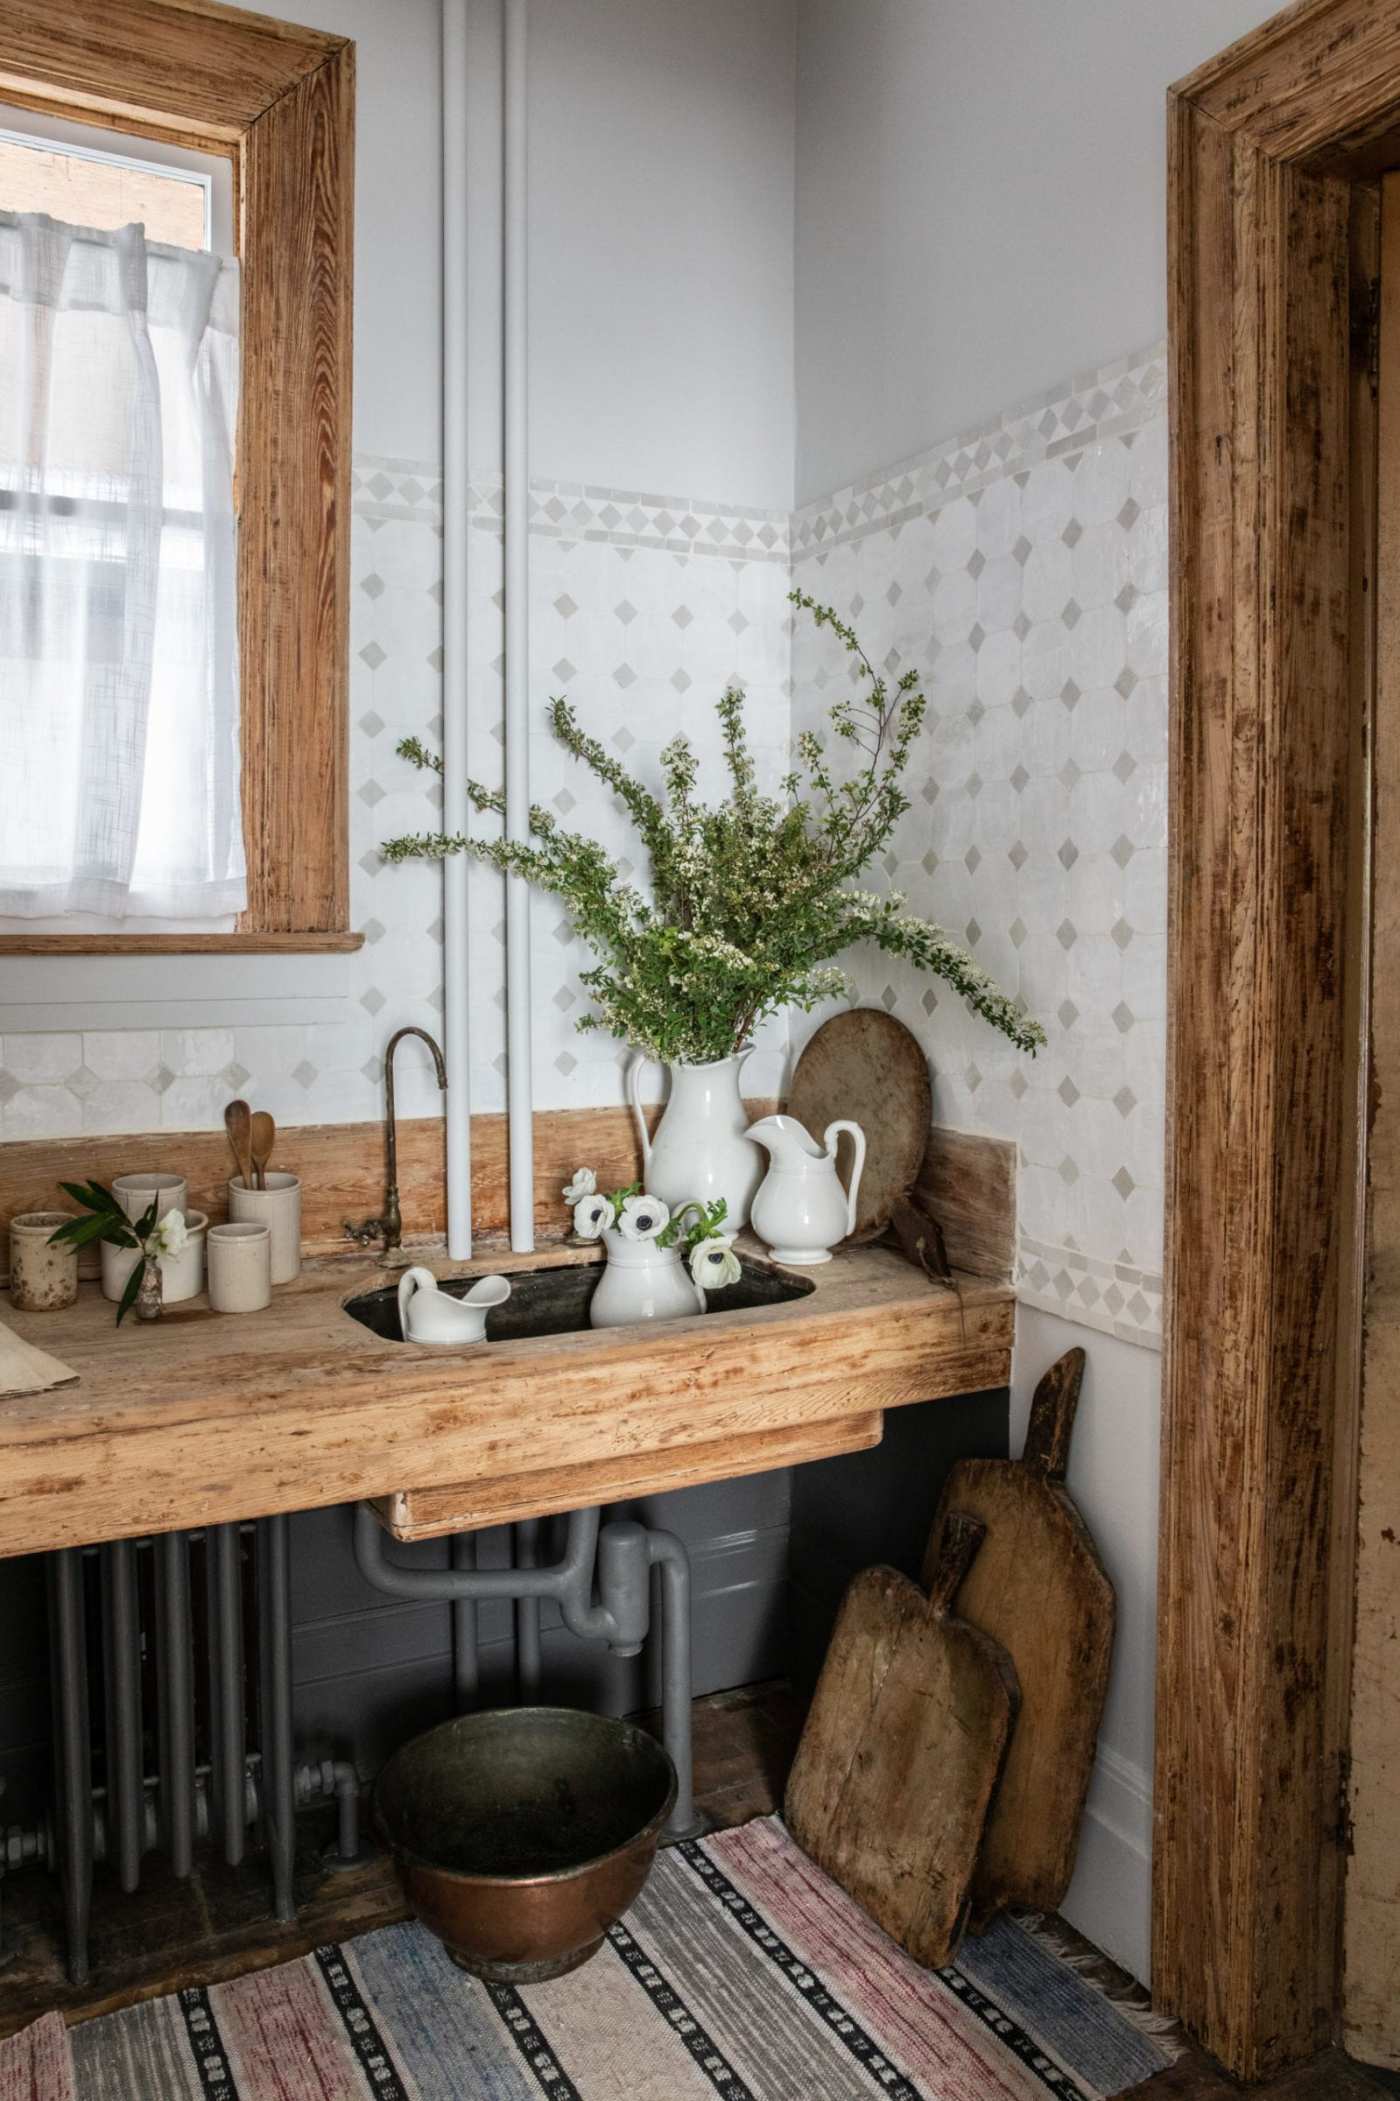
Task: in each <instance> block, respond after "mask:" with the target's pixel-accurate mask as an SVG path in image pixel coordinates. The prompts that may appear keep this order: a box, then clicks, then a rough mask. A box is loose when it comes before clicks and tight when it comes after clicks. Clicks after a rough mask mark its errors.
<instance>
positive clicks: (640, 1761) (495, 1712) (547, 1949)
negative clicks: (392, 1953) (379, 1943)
mask: <svg viewBox="0 0 1400 2101" xmlns="http://www.w3.org/2000/svg"><path fill="white" fill-rule="evenodd" d="M675 1799H676V1773H675V1768H674V1766H673V1765H672V1764H671V1761H670V1758H669V1757H668V1756H667V1754H666V1752H665V1751H664V1750H663V1748H662V1746H661V1745H660V1744H659V1743H657V1741H656V1740H655V1738H654V1737H651V1736H648V1735H647V1733H646V1731H645V1730H644V1729H638V1728H636V1727H635V1726H634V1724H632V1723H631V1722H618V1721H613V1720H612V1719H610V1718H609V1717H608V1716H606V1715H600V1714H581V1713H578V1712H576V1711H575V1710H574V1709H573V1708H569V1707H505V1708H491V1709H488V1710H486V1711H485V1712H484V1713H481V1714H464V1715H460V1716H459V1717H458V1718H457V1720H456V1721H452V1722H444V1723H442V1724H441V1726H440V1727H439V1728H436V1729H429V1730H428V1732H427V1734H426V1735H424V1736H417V1737H415V1738H414V1739H413V1741H412V1743H407V1744H405V1745H404V1746H403V1747H402V1749H401V1750H398V1751H396V1752H395V1753H394V1755H393V1757H392V1758H391V1759H390V1760H389V1762H388V1764H387V1765H386V1766H385V1768H384V1770H383V1772H382V1773H381V1774H380V1776H379V1780H378V1783H377V1785H376V1787H375V1790H374V1814H375V1820H376V1822H377V1824H378V1826H379V1830H380V1833H381V1835H382V1837H383V1838H384V1841H385V1843H386V1844H387V1845H388V1846H390V1847H391V1848H392V1850H393V1854H394V1859H395V1862H396V1864H397V1867H398V1871H399V1879H400V1881H401V1882H402V1883H403V1888H404V1895H405V1896H406V1897H407V1899H408V1901H409V1903H410V1905H411V1906H412V1907H413V1909H414V1911H415V1912H416V1913H417V1915H418V1917H419V1918H420V1919H421V1920H422V1921H423V1924H424V1925H425V1926H427V1927H428V1928H429V1929H430V1930H431V1931H432V1932H433V1933H435V1934H436V1935H437V1936H438V1938H439V1940H440V1941H441V1942H442V1943H443V1945H444V1947H445V1948H446V1949H447V1952H448V1954H449V1955H450V1956H451V1957H452V1960H453V1961H454V1962H456V1963H460V1964H461V1966H462V1968H463V1969H464V1970H470V1971H471V1972H472V1974H473V1975H474V1976H476V1977H484V1978H486V1979H487V1980H488V1981H489V1982H490V1983H493V1984H534V1983H538V1982H539V1981H540V1980H541V1979H542V1978H545V1977H562V1976H563V1975H564V1974H565V1972H566V1971H568V1970H573V1969H577V1968H578V1966H579V1964H580V1963H582V1962H587V1960H588V1958H589V1956H590V1955H592V1954H594V1953H595V1952H596V1951H597V1949H598V1948H599V1947H600V1946H601V1944H602V1940H603V1935H604V1934H605V1933H606V1932H607V1930H608V1928H609V1926H611V1925H612V1924H613V1923H614V1922H615V1921H616V1920H617V1919H619V1918H621V1916H622V1914H623V1912H624V1911H626V1909H627V1907H628V1905H629V1904H631V1903H632V1901H633V1900H634V1898H635V1897H636V1896H637V1895H638V1893H639V1891H640V1890H641V1887H642V1885H643V1883H644V1882H645V1881H646V1879H647V1876H648V1874H649V1873H650V1871H651V1864H652V1861H653V1859H654V1858H655V1855H656V1846H657V1841H658V1839H659V1838H660V1836H661V1829H662V1826H663V1825H664V1823H665V1822H666V1819H667V1817H668V1816H669V1815H670V1813H671V1808H672V1805H673V1803H674V1802H675Z"/></svg>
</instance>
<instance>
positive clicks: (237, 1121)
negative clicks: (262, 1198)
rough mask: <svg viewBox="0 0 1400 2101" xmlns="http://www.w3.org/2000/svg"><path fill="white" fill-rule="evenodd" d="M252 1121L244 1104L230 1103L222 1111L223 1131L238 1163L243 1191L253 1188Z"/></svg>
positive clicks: (246, 1105)
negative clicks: (226, 1134)
mask: <svg viewBox="0 0 1400 2101" xmlns="http://www.w3.org/2000/svg"><path fill="white" fill-rule="evenodd" d="M252 1121H253V1117H252V1111H251V1110H250V1109H249V1107H248V1104H247V1103H246V1102H230V1103H229V1105H228V1107H227V1108H226V1109H225V1111H224V1129H225V1130H226V1131H227V1132H228V1142H229V1144H230V1145H231V1146H232V1147H233V1157H234V1159H235V1160H236V1161H237V1162H238V1172H239V1174H240V1175H241V1176H242V1178H243V1187H244V1188H245V1189H251V1188H252V1186H253V1152H252Z"/></svg>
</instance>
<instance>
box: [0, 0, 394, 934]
mask: <svg viewBox="0 0 1400 2101" xmlns="http://www.w3.org/2000/svg"><path fill="white" fill-rule="evenodd" d="M0 82H3V94H4V98H5V101H6V102H7V104H11V105H14V107H15V109H16V111H17V112H18V114H17V115H15V116H13V117H11V116H9V115H8V114H4V113H0V132H4V133H6V134H9V135H8V136H6V137H3V138H0V207H3V206H5V205H8V204H9V203H10V194H12V195H13V196H14V197H15V199H16V204H18V201H19V198H20V196H21V194H25V193H22V192H21V190H20V187H19V186H20V185H21V184H29V185H33V184H35V183H38V182H41V181H42V182H47V183H50V184H52V183H54V182H55V181H57V180H59V179H60V174H61V180H62V182H63V183H64V184H65V185H66V186H67V191H66V194H67V196H68V197H69V198H70V199H71V198H74V197H77V196H79V195H81V196H82V197H83V198H84V199H85V200H86V201H85V203H84V205H83V208H82V209H81V211H80V210H79V209H78V208H77V207H76V205H74V204H73V203H71V202H70V203H67V204H56V203H50V204H48V205H47V207H45V208H46V209H47V210H48V211H49V212H50V214H51V215H52V217H54V218H56V219H66V220H67V221H68V223H70V224H77V225H81V226H84V227H87V228H89V229H92V230H93V233H94V237H95V236H97V235H103V236H105V237H108V238H110V237H111V234H112V229H113V227H114V226H119V225H125V224H128V223H130V222H131V220H132V218H133V216H136V217H137V218H138V219H141V220H144V222H145V223H146V228H147V232H146V240H147V242H148V244H155V246H156V248H157V249H159V248H162V247H163V248H166V249H168V250H170V251H174V250H181V249H184V250H185V251H186V252H187V253H188V242H189V231H190V229H192V228H193V227H194V226H195V224H196V221H197V220H198V221H199V223H200V226H201V238H200V240H199V242H198V244H197V245H198V246H199V247H201V248H204V247H205V246H206V244H207V246H208V249H209V253H208V255H207V256H206V257H205V258H201V259H198V260H199V262H200V265H201V267H203V268H204V269H205V270H206V272H208V271H213V270H215V269H217V268H221V266H220V265H218V264H217V262H216V258H217V257H218V255H219V251H220V249H221V247H222V248H223V249H224V250H225V252H226V251H227V250H228V248H229V247H231V246H233V245H234V235H235V232H236V246H237V251H238V263H239V266H240V269H241V279H242V293H241V300H240V301H239V302H238V303H239V306H240V307H241V326H240V328H239V330H238V333H239V334H241V357H240V360H239V362H240V364H241V407H240V410H239V414H238V418H237V426H238V474H237V500H238V530H237V557H236V578H235V582H234V594H233V603H234V606H235V608H236V629H237V647H238V660H239V665H240V687H241V696H240V697H241V706H240V708H239V711H238V712H239V717H240V718H241V719H237V720H236V721H235V725H234V727H235V730H236V732H237V734H238V738H239V741H240V742H241V761H242V763H241V787H240V794H239V803H240V806H241V818H242V833H243V838H244V841H245V845H246V859H247V902H246V906H244V908H243V909H242V910H241V911H239V913H238V915H237V919H236V922H235V923H234V924H232V925H229V924H228V923H227V921H225V922H224V924H223V927H222V929H221V930H220V931H217V932H208V931H201V932H198V933H192V932H183V933H173V932H164V931H156V929H157V928H159V927H160V926H161V925H162V921H160V920H159V919H147V920H146V921H145V925H146V927H147V928H148V929H149V931H146V932H132V931H129V930H126V931H123V932H120V933H108V932H94V931H86V930H85V931H77V929H79V928H83V929H86V928H87V927H88V926H89V925H90V922H86V921H83V920H76V921H75V920H72V919H65V920H63V921H57V920H48V921H41V922H38V923H37V924H36V923H35V921H34V920H33V919H32V918H31V919H30V920H29V921H28V922H27V927H26V928H25V929H21V930H19V931H16V926H17V922H16V921H15V920H14V919H13V918H12V919H10V920H8V921H4V922H0V951H4V950H10V951H12V952H13V951H16V950H20V951H27V952H29V953H36V952H38V953H49V952H59V953H61V952H64V951H68V950H73V949H84V948H86V949H102V950H107V951H120V950H124V949H125V950H131V949H135V950H138V951H143V952H146V951H156V950H161V949H173V950H180V949H186V950H188V949H191V948H202V949H209V948H222V947H227V948H230V949H245V950H259V949H261V950H270V949H285V950H293V951H295V950H314V949H347V948H352V947H356V946H358V938H357V937H356V936H354V935H353V934H351V933H350V931H349V925H348V867H347V852H348V849H347V826H346V783H345V773H346V762H345V737H346V722H345V714H346V692H345V683H346V662H345V658H346V625H347V614H348V535H349V512H348V495H349V435H350V433H349V413H350V256H351V201H352V200H351V156H352V141H353V102H354V47H353V45H352V44H350V43H349V42H347V41H346V40H345V39H344V38H341V37H337V36H332V35H327V34H323V33H322V32H319V31H315V30H309V29H304V28H302V27H300V26H297V25H293V24H284V23H277V22H273V21H269V20H268V19H267V18H266V17H263V16H259V15H251V14H244V13H242V12H241V11H237V10H234V9H226V8H221V7H218V6H214V5H209V6H201V7H200V8H198V9H197V10H196V9H192V8H190V7H188V6H187V5H185V4H184V0H66V4H65V5H64V7H62V8H52V9H50V8H42V7H39V8H26V9H24V10H5V11H0ZM94 132H96V133H97V134H98V137H97V138H96V141H95V142H94V138H93V136H92V135H93V133H94ZM122 134H125V136H122ZM133 134H136V136H133ZM59 149H63V150H62V152H61V153H60V150H59ZM46 156H47V160H48V164H47V165H46V166H45V165H41V163H43V162H44V161H45V157H46ZM114 185H115V186H116V187H117V189H118V190H119V192H120V194H119V195H118V196H116V197H112V195H111V193H112V190H113V186H114ZM7 189H8V191H9V192H10V194H6V190H7ZM101 194H106V195H107V196H108V197H109V199H110V202H109V204H108V206H107V207H106V209H107V211H109V212H110V217H107V218H105V219H104V213H103V210H102V209H100V208H99V206H98V203H97V202H96V200H97V199H98V198H99V196H100V195H101ZM221 200H222V201H221ZM235 207H236V222H235ZM24 208H25V209H28V208H29V204H28V195H27V194H25V204H24ZM12 209H14V207H12ZM221 210H222V211H223V214H224V225H225V228H226V232H225V235H224V238H223V239H222V241H221V237H220V223H219V222H220V212H221ZM163 213H174V214H177V215H183V216H181V217H179V218H178V221H177V223H178V226H179V229H180V231H181V232H182V233H183V234H184V238H183V239H174V240H170V241H168V242H165V241H164V240H162V241H161V242H159V243H158V242H157V237H156V233H155V230H154V229H155V227H156V225H157V224H159V225H160V226H161V230H162V235H164V234H165V233H166V232H167V231H173V230H174V227H173V226H171V225H169V224H168V222H167V221H166V220H165V219H164V218H162V217H161V216H160V215H161V214H163ZM95 248H96V250H97V252H99V253H100V243H99V242H96V241H95ZM232 282H234V279H233V273H232V271H230V272H229V273H228V277H227V280H226V284H228V283H232ZM67 493H69V492H66V491H65V492H64V494H65V495H66V494H67ZM169 495H170V492H169V490H168V489H167V490H166V491H165V492H164V496H163V499H162V506H161V508H162V512H165V511H167V510H177V511H178V510H180V509H181V508H185V509H190V508H192V507H191V506H181V505H179V504H174V503H171V502H169V500H168V499H169ZM80 500H81V501H82V502H85V503H87V502H91V501H93V499H92V498H88V497H85V498H82V499H80ZM86 525H87V527H88V529H89V530H90V531H91V530H92V529H94V521H93V520H91V519H89V520H87V521H86ZM65 529H66V530H67V531H68V532H69V534H70V538H74V539H77V540H79V541H81V534H80V533H79V530H78V526H77V525H76V524H70V525H69V526H68V527H67V528H65ZM180 529H181V528H180V521H179V520H178V519H177V520H175V521H173V523H172V526H171V530H172V532H174V533H175V537H176V538H178V537H179V531H180ZM186 551H187V552H188V549H187V550H186ZM83 552H84V550H82V549H81V548H79V550H78V551H77V552H74V550H73V549H72V548H70V549H69V550H68V551H67V554H66V558H67V559H69V560H76V559H79V558H80V557H81V555H82V553H83ZM97 596H98V599H99V600H100V599H101V597H102V594H101V593H100V592H99V593H98V594H97ZM109 612H110V615H111V617H112V618H115V610H114V605H113V607H112V608H109ZM3 735H4V724H3V719H0V737H3ZM156 741H157V742H158V743H161V744H162V749H163V740H160V739H157V740H156ZM3 771H4V751H3V745H0V774H2V773H3ZM3 792H4V789H3V781H2V780H0V795H3ZM167 800H169V798H168V797H167ZM175 801H176V803H177V804H179V805H180V806H181V807H182V808H183V807H184V806H185V805H186V804H187V802H188V798H187V797H185V796H183V795H177V796H176V797H175ZM154 843H155V845H156V846H157V848H164V847H166V846H167V845H168V844H169V842H167V841H165V840H163V839H161V838H159V837H157V839H156V840H155V842H154ZM4 851H5V839H4V836H3V834H0V861H2V860H3V857H4ZM214 859H215V860H216V861H217V859H218V855H217V854H216V855H215V856H214ZM153 901H159V892H155V893H153ZM180 916H181V919H182V920H184V919H185V918H186V916H187V915H185V914H184V913H182V914H181V915H180ZM135 923H136V922H134V921H132V920H131V919H128V920H127V921H126V922H125V927H126V929H130V928H131V927H132V926H133V924H135ZM201 924H202V925H203V927H205V928H208V927H210V926H219V924H220V923H219V922H218V921H211V920H208V919H202V921H201ZM59 928H62V929H63V930H62V931H60V930H58V929H59Z"/></svg>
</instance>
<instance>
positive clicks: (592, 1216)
mask: <svg viewBox="0 0 1400 2101" xmlns="http://www.w3.org/2000/svg"><path fill="white" fill-rule="evenodd" d="M612 1222H613V1207H612V1205H611V1204H610V1203H609V1202H608V1199H607V1198H606V1197H605V1196H583V1197H580V1198H579V1200H578V1202H577V1203H576V1204H575V1205H574V1231H575V1233H577V1235H578V1237H579V1239H580V1240H596V1239H597V1238H598V1236H599V1234H600V1233H601V1232H602V1231H603V1228H604V1227H605V1226H610V1225H611V1224H612Z"/></svg>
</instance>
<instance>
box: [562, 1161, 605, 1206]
mask: <svg viewBox="0 0 1400 2101" xmlns="http://www.w3.org/2000/svg"><path fill="white" fill-rule="evenodd" d="M597 1187H598V1177H597V1176H596V1175H595V1174H594V1172H593V1170H592V1168H591V1167H576V1168H575V1169H574V1178H573V1180H572V1182H569V1183H567V1184H566V1185H565V1189H564V1202H565V1203H566V1204H576V1203H578V1202H579V1200H580V1198H581V1197H585V1196H592V1194H593V1192H594V1190H595V1189H596V1188H597Z"/></svg>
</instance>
